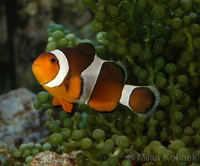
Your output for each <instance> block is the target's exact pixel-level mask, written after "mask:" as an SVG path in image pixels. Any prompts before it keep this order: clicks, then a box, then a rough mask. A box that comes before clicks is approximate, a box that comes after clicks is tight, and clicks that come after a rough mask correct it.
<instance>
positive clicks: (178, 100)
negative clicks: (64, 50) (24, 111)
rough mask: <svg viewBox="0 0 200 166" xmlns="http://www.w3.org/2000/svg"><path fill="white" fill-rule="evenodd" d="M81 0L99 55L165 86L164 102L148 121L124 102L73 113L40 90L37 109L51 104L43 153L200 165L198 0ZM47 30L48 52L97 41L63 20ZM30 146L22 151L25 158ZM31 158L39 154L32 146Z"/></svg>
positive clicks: (93, 160)
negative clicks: (87, 11)
mask: <svg viewBox="0 0 200 166" xmlns="http://www.w3.org/2000/svg"><path fill="white" fill-rule="evenodd" d="M82 2H83V3H84V4H85V5H87V6H89V7H90V8H91V10H92V11H93V12H94V14H95V17H94V20H93V22H92V24H91V26H92V28H93V29H94V30H95V31H97V32H99V33H98V35H97V40H98V41H99V43H98V44H96V45H95V47H96V52H97V55H98V56H100V57H101V58H103V59H113V60H118V61H120V62H121V63H122V64H123V65H124V66H126V69H127V74H128V80H127V82H129V83H132V84H136V85H152V86H156V87H158V88H159V91H160V93H161V100H160V107H159V108H158V111H157V112H156V113H155V114H154V115H153V116H151V117H149V118H143V117H139V116H136V115H135V114H134V113H133V112H131V111H130V110H128V109H127V108H125V107H124V106H122V105H120V106H119V107H118V108H117V109H116V110H114V111H113V112H111V113H99V112H97V111H95V110H93V109H91V108H89V107H87V106H86V105H79V106H77V107H76V112H75V114H74V115H68V114H67V113H66V112H64V111H63V110H59V109H56V108H52V106H51V102H52V97H51V96H50V95H49V94H48V93H47V92H40V93H39V94H38V97H37V100H36V101H35V103H34V106H35V108H37V109H39V108H43V109H46V114H47V115H48V116H49V117H50V119H51V120H50V121H47V122H46V126H47V127H48V128H49V130H50V131H51V132H52V134H51V135H50V136H49V137H48V138H47V139H46V140H44V141H43V142H41V149H40V150H39V151H46V150H50V151H52V152H56V153H58V154H63V153H70V152H72V151H76V150H80V151H82V153H80V154H77V156H76V162H77V165H78V166H84V165H87V166H90V165H101V166H110V165H112V166H115V165H122V166H129V165H144V166H149V165H150V166H151V165H179V166H180V165H199V164H200V149H199V146H200V111H199V106H200V98H199V85H200V65H199V64H200V56H199V53H200V52H199V49H200V47H199V46H200V25H199V9H200V3H199V1H198V0H194V1H191V0H180V1H179V0H169V1H165V0H157V1H155V0H150V1H147V0H135V1H129V0H122V1H120V0H113V1H110V0H100V1H99V2H98V3H96V2H95V1H94V0H82ZM47 34H48V44H47V47H46V51H51V50H54V49H56V48H60V47H71V46H74V45H76V44H78V43H80V42H90V43H91V41H90V40H88V39H84V40H81V39H80V38H78V37H76V36H75V35H74V34H73V33H71V32H70V31H68V30H67V29H65V28H64V27H63V26H62V25H58V24H52V25H51V27H50V28H49V29H48V30H47ZM34 147H35V145H34V146H33V148H32V149H34ZM19 150H20V149H19ZM25 151H26V150H25ZM25 151H22V150H20V153H21V154H22V156H23V155H25V154H26V153H25ZM29 151H30V149H29ZM29 151H28V152H29ZM25 156H26V157H28V156H35V155H34V153H33V151H32V152H30V153H28V154H26V155H25ZM25 156H23V157H22V158H21V160H22V159H24V158H25ZM31 159H33V157H32V158H31ZM27 162H30V160H29V161H27Z"/></svg>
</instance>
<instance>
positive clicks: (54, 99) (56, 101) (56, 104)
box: [53, 97, 61, 106]
mask: <svg viewBox="0 0 200 166" xmlns="http://www.w3.org/2000/svg"><path fill="white" fill-rule="evenodd" d="M53 105H54V106H58V105H61V103H60V100H59V99H58V98H56V97H54V98H53Z"/></svg>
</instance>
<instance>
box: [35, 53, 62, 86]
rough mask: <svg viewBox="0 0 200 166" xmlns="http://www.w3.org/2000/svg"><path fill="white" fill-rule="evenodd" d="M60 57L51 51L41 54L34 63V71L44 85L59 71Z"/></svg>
mask: <svg viewBox="0 0 200 166" xmlns="http://www.w3.org/2000/svg"><path fill="white" fill-rule="evenodd" d="M59 69H60V67H59V63H58V59H57V58H56V56H55V55H53V54H51V53H43V54H41V55H40V56H39V57H38V58H37V59H36V60H35V61H34V62H33V64H32V71H33V74H34V75H35V77H36V79H37V80H38V82H39V83H40V84H42V85H44V84H46V83H47V82H49V81H51V80H52V79H53V78H55V77H56V75H57V73H58V71H59Z"/></svg>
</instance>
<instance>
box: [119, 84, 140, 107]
mask: <svg viewBox="0 0 200 166" xmlns="http://www.w3.org/2000/svg"><path fill="white" fill-rule="evenodd" d="M135 88H137V87H136V86H133V85H124V87H123V90H122V94H121V98H120V101H119V102H120V103H121V104H123V105H125V106H127V107H128V108H130V109H131V110H132V108H131V107H130V106H129V100H130V95H131V93H132V91H133V90H134V89H135Z"/></svg>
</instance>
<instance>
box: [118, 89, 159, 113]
mask: <svg viewBox="0 0 200 166" xmlns="http://www.w3.org/2000/svg"><path fill="white" fill-rule="evenodd" d="M119 102H120V103H121V104H123V105H125V106H127V107H128V108H130V109H131V110H132V111H134V112H135V113H136V114H137V115H139V116H149V115H150V114H152V113H153V112H154V111H155V110H156V107H157V106H158V104H159V102H160V93H159V92H158V90H157V89H156V88H154V87H152V86H133V85H124V88H123V90H122V95H121V98H120V101H119Z"/></svg>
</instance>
